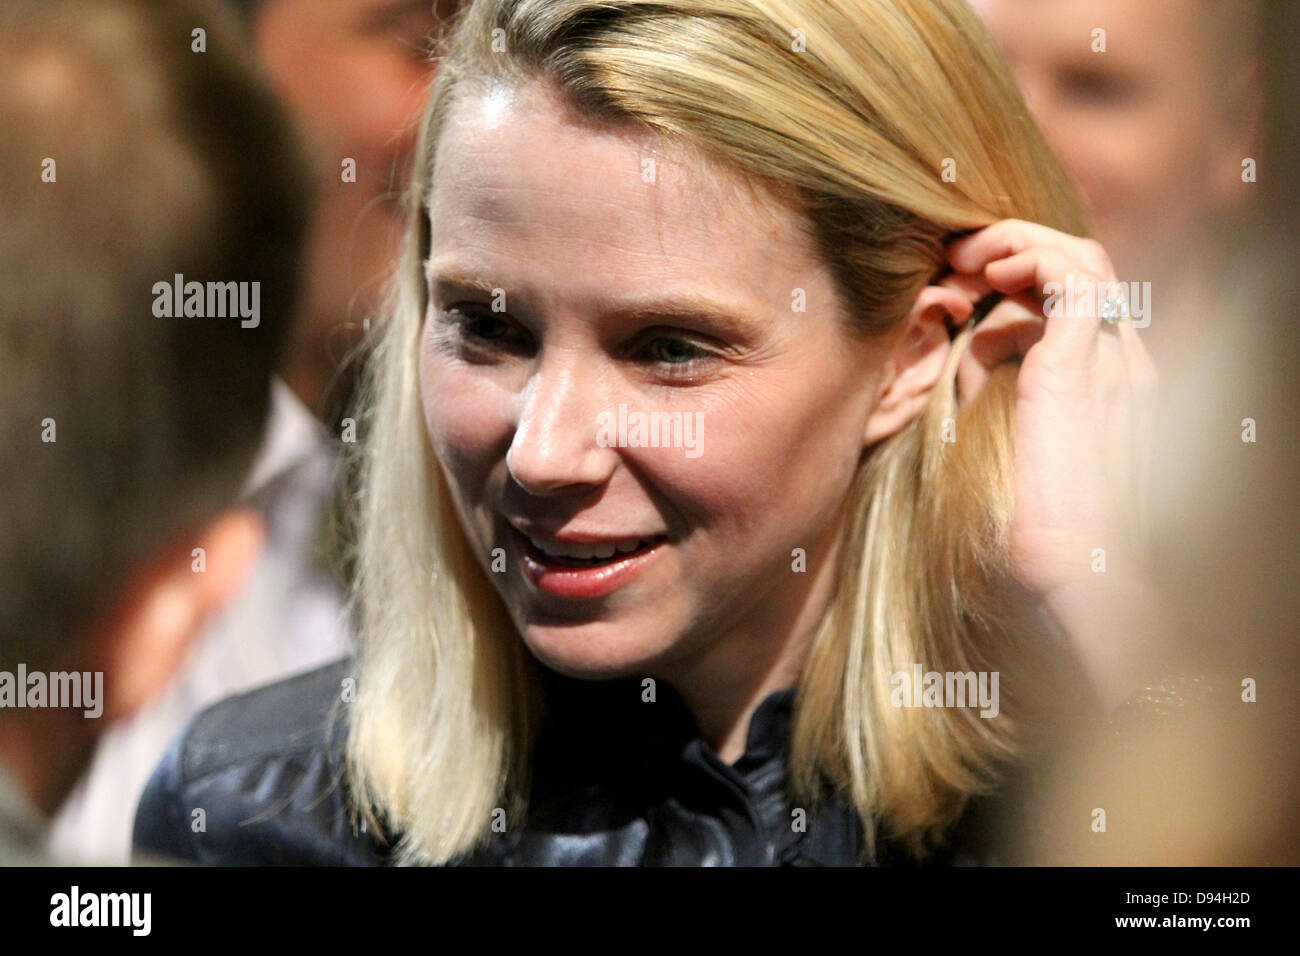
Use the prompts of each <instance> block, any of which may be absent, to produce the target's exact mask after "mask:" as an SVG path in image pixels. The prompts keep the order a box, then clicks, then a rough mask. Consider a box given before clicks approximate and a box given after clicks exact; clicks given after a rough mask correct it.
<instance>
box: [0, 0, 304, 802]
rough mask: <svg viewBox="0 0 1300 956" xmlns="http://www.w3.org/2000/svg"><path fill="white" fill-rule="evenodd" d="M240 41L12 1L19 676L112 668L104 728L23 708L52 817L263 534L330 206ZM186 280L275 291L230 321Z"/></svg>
mask: <svg viewBox="0 0 1300 956" xmlns="http://www.w3.org/2000/svg"><path fill="white" fill-rule="evenodd" d="M199 28H202V29H203V30H205V31H206V47H207V48H206V52H204V53H195V52H191V49H190V45H191V31H192V30H195V29H199ZM232 28H233V30H232ZM178 37H180V38H183V42H178V41H177V38H178ZM237 37H238V28H237V25H235V24H232V23H231V22H229V21H228V20H227V19H225V16H224V14H223V12H222V10H221V9H220V8H216V7H212V6H209V5H207V4H199V3H191V2H188V0H187V2H184V3H177V4H166V5H162V4H157V3H152V2H145V0H91V2H77V3H73V2H70V0H16V2H12V3H7V4H5V5H4V6H3V8H0V53H2V55H0V125H3V128H4V130H5V135H4V138H3V143H0V177H3V179H4V182H5V183H6V186H5V189H4V190H3V192H2V193H0V218H3V221H4V223H5V228H4V229H3V230H2V231H0V303H2V304H0V326H2V328H3V339H4V343H5V345H4V348H3V349H0V405H2V406H3V408H4V409H5V415H4V418H3V420H2V421H0V438H2V440H3V443H4V446H5V447H6V448H7V449H8V451H7V452H6V454H5V455H4V458H3V461H2V463H0V473H2V476H0V486H2V487H3V488H4V495H3V496H2V497H0V520H3V523H4V527H5V529H6V531H5V535H4V539H3V544H2V545H0V670H4V671H8V672H10V673H12V672H14V670H15V668H16V667H17V666H18V665H19V664H24V665H26V668H27V670H28V671H29V672H32V671H57V670H65V669H67V670H85V671H102V672H103V675H104V677H103V692H104V699H103V700H102V701H100V704H101V705H102V707H103V711H102V715H101V716H100V719H98V720H96V719H85V718H83V716H82V713H81V712H80V711H73V712H71V713H70V714H62V715H61V714H58V713H55V712H52V711H48V712H42V711H32V710H26V711H9V710H6V711H3V712H0V750H3V753H4V756H5V758H6V760H7V761H8V762H11V763H14V764H16V765H18V770H19V773H20V774H22V775H24V776H25V777H26V778H27V779H28V781H29V785H31V787H32V789H33V790H34V791H39V792H34V793H33V796H34V797H35V799H36V800H37V801H38V802H39V803H40V804H41V805H42V806H43V807H44V808H45V809H50V808H52V806H53V805H54V804H56V803H57V798H58V796H59V795H60V793H61V791H62V789H63V787H64V786H65V785H66V784H69V783H70V782H71V779H72V778H74V777H75V775H76V772H77V770H78V769H79V759H80V757H81V756H82V755H83V752H84V750H85V749H86V747H88V746H89V744H90V742H91V741H93V738H94V736H95V735H96V734H97V733H98V732H99V731H100V730H101V729H102V727H103V725H104V724H105V723H107V722H109V721H111V720H113V719H115V718H119V717H124V716H126V715H128V714H130V713H131V712H133V711H134V710H135V709H137V708H138V707H139V706H140V705H141V704H142V703H143V702H144V701H145V700H146V699H147V698H148V697H149V696H150V695H151V694H152V693H153V692H154V691H155V690H157V689H158V688H159V687H160V686H161V685H162V684H163V683H165V682H166V681H167V680H168V679H169V677H170V675H171V672H172V669H173V668H174V667H175V666H176V665H177V664H178V663H179V661H180V659H181V657H182V654H183V652H184V650H185V648H186V645H187V643H188V641H189V639H190V638H191V636H192V635H193V634H194V633H195V632H196V631H197V629H198V627H199V625H200V624H201V623H202V620H203V618H204V617H205V616H206V615H207V614H209V613H210V612H212V611H213V610H215V609H216V608H217V607H218V606H219V605H220V604H221V603H222V602H223V601H224V600H225V598H226V597H227V595H229V594H230V593H231V592H232V591H233V589H234V588H235V587H237V586H238V584H239V583H240V580H241V578H242V576H243V574H244V572H245V571H246V570H247V568H248V566H249V564H250V563H251V561H252V560H253V558H254V557H255V556H256V553H257V546H258V543H259V541H260V534H261V532H260V526H259V524H258V522H257V521H256V520H255V519H253V518H252V517H251V516H250V515H248V514H247V513H244V512H239V511H227V510H225V509H227V508H228V507H229V505H230V503H231V502H232V501H234V499H235V497H236V495H237V494H238V492H239V489H240V485H241V483H242V482H243V480H244V478H245V476H246V473H247V469H248V467H249V465H250V463H251V459H252V456H253V453H254V451H255V449H256V447H257V444H258V442H259V440H260V438H261V433H262V428H263V425H264V422H265V418H266V414H267V410H268V406H269V401H270V375H271V369H272V367H273V366H274V363H275V362H276V360H277V358H278V356H279V349H280V343H281V341H282V339H283V331H284V323H283V316H284V315H286V314H287V313H288V311H289V310H290V309H292V307H293V304H294V300H295V296H296V292H297V263H298V248H299V245H298V244H299V240H300V236H301V233H302V230H303V229H304V227H305V221H306V210H307V198H306V194H305V191H304V183H303V177H302V169H301V167H300V165H299V164H298V162H297V157H298V153H297V148H296V144H295V142H294V140H293V139H292V137H291V136H290V133H289V130H288V126H287V120H286V119H285V118H284V117H283V115H282V114H281V112H280V111H279V109H278V107H277V105H276V102H275V100H274V98H273V97H272V95H271V94H270V93H269V91H268V90H267V88H266V87H265V85H264V82H263V80H262V77H261V74H260V73H259V72H258V70H257V69H256V67H255V65H254V64H253V63H252V62H251V61H250V60H249V59H248V55H247V54H246V53H243V52H241V49H240V47H239V46H238V39H237ZM214 103H216V104H220V108H219V109H214V108H213V104H214ZM177 276H183V277H184V282H185V283H189V282H199V283H204V284H205V285H206V283H218V282H220V283H226V282H230V283H248V285H247V286H245V288H246V289H248V290H251V289H252V288H253V287H254V284H255V285H256V287H257V288H258V290H259V300H260V308H259V312H260V315H259V319H258V321H257V322H256V323H251V322H249V321H248V320H245V319H243V318H241V316H240V315H229V314H228V313H227V314H221V313H220V309H217V310H214V311H215V312H217V314H207V305H206V303H208V302H212V303H213V304H216V303H215V302H214V300H213V299H211V298H209V297H208V296H207V295H203V296H201V297H200V299H199V300H198V301H199V302H200V303H201V304H200V306H199V310H200V311H203V312H204V313H205V314H204V315H194V314H190V315H186V314H184V311H185V310H182V312H181V313H180V314H177V313H176V312H175V311H174V310H172V309H171V308H170V303H169V304H168V307H163V306H162V305H160V303H161V302H162V297H161V296H160V294H159V292H158V291H157V288H158V287H159V285H160V284H161V285H162V286H165V287H167V288H169V289H170V288H173V287H174V284H175V282H176V277H177ZM223 295H224V293H223ZM250 295H251V292H250ZM166 298H167V299H168V300H170V299H171V296H170V295H169V296H167V297H166ZM223 301H224V300H223ZM164 314H165V315H167V316H170V317H164ZM200 549H201V550H200ZM60 720H62V721H63V723H61V724H57V729H54V730H52V728H55V726H56V724H55V723H51V722H58V721H60ZM42 722H44V723H42ZM38 723H40V724H41V727H42V728H43V731H44V732H45V736H44V737H41V735H40V733H39V732H37V731H35V730H33V727H34V725H36V724H38ZM51 734H52V735H53V736H54V739H57V740H58V741H59V746H58V747H55V748H51V747H50V746H49V737H50V736H51ZM24 739H26V740H27V741H28V742H29V743H32V741H33V740H35V742H34V743H33V746H34V747H35V750H33V751H31V752H28V753H25V752H24V751H23V750H22V741H23V740H24ZM32 753H35V754H38V755H39V756H40V761H39V764H36V763H32V762H31V761H28V762H27V763H24V760H25V759H26V758H27V757H30V756H31V755H32ZM38 775H43V776H42V779H40V780H39V781H37V780H36V777H37V776H38Z"/></svg>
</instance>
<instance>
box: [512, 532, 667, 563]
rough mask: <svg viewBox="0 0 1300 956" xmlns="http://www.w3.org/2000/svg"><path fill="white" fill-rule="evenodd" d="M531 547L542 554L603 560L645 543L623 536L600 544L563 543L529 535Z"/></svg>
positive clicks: (638, 539)
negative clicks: (620, 538)
mask: <svg viewBox="0 0 1300 956" xmlns="http://www.w3.org/2000/svg"><path fill="white" fill-rule="evenodd" d="M528 540H529V541H531V542H532V543H533V547H534V548H536V549H537V550H538V551H541V552H542V553H543V554H549V555H551V556H552V557H556V558H575V559H578V560H587V561H589V560H591V559H593V558H594V559H597V560H604V559H606V558H612V557H613V556H614V553H615V552H616V551H617V552H618V553H619V554H628V553H630V552H632V551H635V550H636V549H637V548H639V547H641V546H642V545H643V544H646V543H647V541H648V539H646V538H625V539H624V540H622V541H602V542H601V543H600V544H564V543H562V542H559V541H540V540H538V539H537V538H534V537H531V536H530V537H529V538H528Z"/></svg>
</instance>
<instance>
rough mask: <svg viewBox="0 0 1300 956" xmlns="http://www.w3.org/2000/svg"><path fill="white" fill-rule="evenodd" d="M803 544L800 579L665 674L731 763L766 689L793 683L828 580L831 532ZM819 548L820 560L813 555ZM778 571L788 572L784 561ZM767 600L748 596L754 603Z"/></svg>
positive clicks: (834, 552) (833, 548)
mask: <svg viewBox="0 0 1300 956" xmlns="http://www.w3.org/2000/svg"><path fill="white" fill-rule="evenodd" d="M828 537H829V538H830V543H829V544H828V545H826V546H824V547H821V548H817V549H815V550H814V549H811V548H810V549H809V551H808V554H809V566H808V570H807V571H806V572H804V575H803V576H804V577H805V580H806V584H805V586H804V587H803V588H802V589H801V590H800V591H799V592H797V593H795V594H793V595H791V597H790V598H789V599H787V600H785V601H777V602H772V604H773V605H774V606H771V607H769V608H768V609H766V610H758V611H756V614H755V615H754V616H749V617H746V618H745V619H744V620H743V621H742V622H740V623H739V624H738V625H737V626H736V627H734V628H732V629H731V630H729V631H728V632H727V633H726V634H725V635H723V636H722V638H721V639H719V640H717V641H715V642H712V643H711V644H710V645H709V646H708V647H707V648H706V649H705V650H704V652H703V653H702V654H700V655H699V656H698V657H697V658H695V659H693V660H691V661H689V662H688V663H687V664H686V666H683V667H679V668H674V669H673V672H672V673H669V674H666V675H665V676H666V677H667V679H669V680H670V681H671V683H672V684H673V686H674V687H675V688H676V689H677V690H678V692H679V693H680V694H681V695H682V699H683V700H684V701H685V702H686V705H687V706H688V707H689V708H690V711H691V713H692V715H693V716H694V717H695V722H696V723H697V724H698V725H699V728H700V732H701V733H702V735H703V737H704V739H705V740H706V741H708V743H709V745H710V746H712V747H713V749H714V751H716V753H717V754H718V756H719V757H720V758H721V759H722V760H723V761H725V762H726V763H728V764H733V763H735V762H736V761H737V760H739V759H740V758H741V757H742V756H743V755H744V753H745V744H746V741H747V739H748V734H749V723H750V719H751V718H752V717H753V714H754V711H755V710H757V709H758V705H759V704H761V703H762V702H763V700H764V698H766V697H767V696H769V695H770V694H773V693H775V692H776V691H779V690H785V689H787V688H791V687H794V686H796V685H797V683H798V681H799V675H800V673H801V672H802V670H803V665H804V662H805V660H806V659H807V657H808V651H809V649H810V647H811V645H812V639H813V637H814V635H815V633H816V629H817V625H818V624H819V623H820V621H821V618H822V615H823V613H824V612H825V610H826V606H827V603H828V602H829V600H830V596H831V593H832V591H833V586H834V578H835V569H836V565H837V559H838V551H839V545H838V536H837V535H835V534H833V533H831V534H829V535H828ZM817 555H820V560H817V558H816V556H817ZM785 573H787V574H788V573H790V572H789V570H788V568H787V569H786V572H785ZM766 603H768V602H764V601H759V602H756V608H757V607H759V606H760V605H763V604H766Z"/></svg>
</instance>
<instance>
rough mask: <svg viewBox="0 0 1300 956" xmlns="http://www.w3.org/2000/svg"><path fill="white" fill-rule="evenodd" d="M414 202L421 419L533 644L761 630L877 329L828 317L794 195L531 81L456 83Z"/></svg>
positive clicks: (610, 665)
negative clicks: (780, 200)
mask: <svg viewBox="0 0 1300 956" xmlns="http://www.w3.org/2000/svg"><path fill="white" fill-rule="evenodd" d="M430 215H431V222H432V237H431V238H432V243H431V254H430V257H429V260H428V262H427V263H426V267H427V276H428V299H429V306H428V312H427V314H426V316H425V321H424V327H423V331H422V333H421V339H420V349H421V354H420V388H421V393H422V399H423V406H424V414H425V420H426V423H427V425H428V431H429V436H430V439H431V443H432V447H433V449H434V451H435V454H436V455H437V458H438V460H439V462H440V464H441V466H442V469H443V473H444V474H445V476H446V478H447V480H448V483H449V486H450V488H451V490H452V494H453V498H454V501H455V504H456V507H457V510H458V513H459V516H460V519H461V523H462V525H463V527H464V528H465V530H466V533H467V534H468V536H469V540H470V542H471V544H472V545H473V546H474V548H475V549H476V550H477V552H478V554H479V556H480V559H481V560H482V562H483V564H484V566H485V567H486V568H487V569H488V573H489V577H490V578H491V580H492V581H493V582H494V584H495V585H496V587H497V589H498V591H499V592H500V594H501V596H502V597H503V599H504V601H505V604H506V605H507V607H508V609H509V611H510V614H511V616H512V617H513V619H514V621H515V623H516V625H517V627H518V629H519V631H520V634H521V635H522V636H523V639H524V640H525V642H526V643H527V645H528V647H529V648H530V649H531V650H532V652H533V653H534V654H535V656H536V657H537V658H539V659H540V660H541V661H542V662H543V663H544V664H546V665H547V666H549V667H551V668H553V669H555V670H558V671H560V672H562V673H566V674H569V675H571V676H577V677H587V678H607V677H618V676H629V675H645V674H657V675H660V676H664V677H666V678H670V679H671V678H672V677H673V676H675V675H678V676H680V675H681V674H683V673H684V672H685V670H686V669H688V668H691V667H695V666H699V665H704V664H706V663H707V662H709V661H712V662H713V663H714V664H715V665H716V664H718V663H719V662H734V665H735V666H737V667H743V666H744V662H750V663H755V664H756V663H758V662H759V661H760V660H762V658H763V657H764V656H765V655H767V654H770V653H772V652H773V649H774V648H776V647H778V646H780V645H781V643H782V642H783V641H784V640H785V638H786V636H788V634H789V633H790V631H791V628H792V627H794V626H795V625H796V623H797V622H798V621H801V620H804V619H805V618H806V617H807V615H808V614H809V613H810V610H809V607H808V605H809V602H810V601H811V600H813V597H812V596H813V594H814V590H815V588H814V585H813V581H814V579H817V578H819V577H820V578H824V577H825V574H826V571H827V568H826V567H825V565H826V564H827V561H826V559H827V557H828V555H829V553H830V551H829V549H830V548H831V545H832V537H833V536H832V535H831V531H832V530H833V529H834V528H835V526H836V524H837V509H838V508H839V507H840V505H841V504H842V502H843V500H844V498H845V496H846V493H847V490H848V487H849V483H850V479H851V477H852V475H853V473H854V470H855V466H856V464H857V462H858V460H859V457H860V454H861V451H862V448H863V446H864V442H865V441H866V440H867V439H866V438H865V436H867V435H868V428H869V424H870V419H871V417H872V410H873V408H874V407H875V404H876V399H877V397H878V394H879V391H880V386H881V380H882V371H883V366H884V363H885V358H886V353H887V351H888V343H887V342H884V341H881V340H877V341H875V342H861V341H857V340H855V339H854V338H852V337H850V335H849V334H848V333H847V331H846V329H845V327H844V324H843V319H842V316H841V315H840V314H838V312H837V307H836V305H835V301H836V300H835V296H834V289H833V286H832V280H831V277H830V275H829V273H828V271H827V269H826V268H825V266H824V265H823V264H822V263H821V262H820V261H818V259H817V258H816V256H815V255H814V252H813V249H812V245H811V242H810V241H809V239H808V238H807V237H806V236H805V235H804V233H803V231H802V230H801V225H800V219H799V217H798V215H797V214H796V213H795V212H794V211H792V210H790V209H787V208H784V207H782V206H780V205H778V204H777V203H776V202H775V201H774V200H771V199H766V200H765V199H763V198H760V196H759V194H758V192H757V191H756V190H751V189H750V188H749V187H748V185H747V183H746V182H745V181H744V180H743V179H742V178H740V177H739V176H737V175H735V174H733V173H731V172H729V171H728V170H726V169H724V168H722V167H720V166H717V165H715V164H713V163H711V162H709V161H707V160H705V159H702V158H700V157H698V156H693V155H688V154H687V153H685V152H678V151H673V150H663V149H661V148H659V147H657V146H656V145H655V141H654V140H652V139H651V138H649V137H647V136H644V135H643V134H641V133H639V132H635V131H628V130H626V129H618V130H615V129H599V128H596V127H593V126H592V125H589V124H588V123H586V122H584V121H582V120H580V119H578V118H576V117H575V116H574V115H573V114H571V113H570V112H569V111H568V110H567V109H566V108H565V107H564V106H563V104H562V103H561V102H560V101H559V99H558V98H557V96H556V95H555V94H554V93H552V92H551V91H550V90H549V89H548V88H546V87H542V86H528V87H524V88H521V89H518V90H514V91H504V90H496V91H494V92H491V93H487V94H483V95H481V96H474V97H466V98H464V99H462V100H461V101H460V102H459V103H458V104H457V105H456V107H455V108H454V109H453V112H452V114H451V115H450V116H449V118H448V122H447V125H446V127H445V131H444V134H443V136H442V138H441V145H440V148H439V152H438V155H437V167H436V173H435V176H434V180H433V183H432V192H431V199H430ZM656 416H658V418H657V419H656ZM652 422H653V423H654V427H653V428H650V427H646V428H638V423H640V424H642V425H649V424H650V423H652ZM665 423H666V425H665ZM656 439H658V440H657V441H656ZM656 445H657V446H658V447H656ZM665 446H666V447H665ZM496 549H501V550H500V551H497V550H496ZM795 549H803V553H804V554H805V555H806V564H805V568H806V569H805V570H799V569H798V568H799V563H798V561H797V552H796V550H795Z"/></svg>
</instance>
